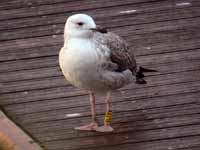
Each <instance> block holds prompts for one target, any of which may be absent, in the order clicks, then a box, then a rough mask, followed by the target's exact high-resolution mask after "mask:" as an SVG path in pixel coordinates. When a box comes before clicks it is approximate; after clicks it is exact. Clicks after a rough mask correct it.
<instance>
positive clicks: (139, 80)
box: [135, 78, 147, 84]
mask: <svg viewBox="0 0 200 150" xmlns="http://www.w3.org/2000/svg"><path fill="white" fill-rule="evenodd" d="M135 83H136V84H147V82H146V81H145V80H144V79H143V78H137V79H136V81H135Z"/></svg>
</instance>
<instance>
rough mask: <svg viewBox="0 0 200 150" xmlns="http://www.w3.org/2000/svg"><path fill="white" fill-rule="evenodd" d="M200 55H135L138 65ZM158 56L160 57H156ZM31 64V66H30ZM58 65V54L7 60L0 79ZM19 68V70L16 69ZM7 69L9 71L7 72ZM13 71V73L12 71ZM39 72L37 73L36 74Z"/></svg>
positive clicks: (22, 77)
mask: <svg viewBox="0 0 200 150" xmlns="http://www.w3.org/2000/svg"><path fill="white" fill-rule="evenodd" d="M199 57H200V50H198V49H197V50H188V51H182V52H181V51H178V52H172V53H162V54H157V55H148V56H140V57H137V62H138V65H142V66H143V65H155V64H157V65H159V64H164V63H172V62H178V61H185V63H186V64H187V63H188V62H189V61H192V60H198V59H199ZM157 58H160V59H157ZM30 66H31V67H30ZM56 66H58V56H56V57H54V56H53V57H44V58H43V57H42V58H37V59H28V60H19V61H14V63H13V62H12V61H11V62H10V61H9V62H2V63H1V64H0V81H1V82H2V83H3V82H8V81H17V80H25V79H34V78H38V77H45V76H46V75H47V76H49V75H50V76H55V74H56V75H60V74H61V72H60V71H59V70H58V67H57V70H56ZM49 67H53V70H54V71H56V72H54V73H53V74H48V73H47V72H46V71H44V70H52V69H49ZM150 68H151V67H150ZM17 70H19V71H17ZM8 71H9V72H8ZM13 71H15V73H13ZM38 73H39V74H38Z"/></svg>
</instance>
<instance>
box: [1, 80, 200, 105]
mask: <svg viewBox="0 0 200 150" xmlns="http://www.w3.org/2000/svg"><path fill="white" fill-rule="evenodd" d="M199 84H200V83H199V82H187V83H178V84H171V85H162V86H158V87H159V89H158V87H151V88H143V90H141V89H140V88H138V89H135V88H134V89H125V90H124V92H123V95H122V96H123V97H127V98H149V97H153V96H159V95H163V94H164V95H168V94H169V95H170V94H178V93H187V92H196V91H199ZM171 89H174V90H173V91H171ZM132 92H134V93H135V94H134V95H133V94H132ZM78 95H87V92H84V91H82V90H79V89H77V88H74V87H71V86H67V87H55V88H50V89H41V90H33V91H24V92H17V93H11V94H1V105H5V104H16V103H23V102H30V101H38V100H48V99H55V98H64V97H71V96H78Z"/></svg>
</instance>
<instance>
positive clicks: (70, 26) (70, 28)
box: [64, 14, 96, 39]
mask: <svg viewBox="0 0 200 150" xmlns="http://www.w3.org/2000/svg"><path fill="white" fill-rule="evenodd" d="M93 28H96V24H95V22H94V20H93V19H92V17H90V16H88V15H86V14H75V15H72V16H70V17H69V18H68V19H67V21H66V24H65V30H64V37H65V39H66V38H71V37H75V38H89V37H90V36H91V35H92V30H91V29H93Z"/></svg>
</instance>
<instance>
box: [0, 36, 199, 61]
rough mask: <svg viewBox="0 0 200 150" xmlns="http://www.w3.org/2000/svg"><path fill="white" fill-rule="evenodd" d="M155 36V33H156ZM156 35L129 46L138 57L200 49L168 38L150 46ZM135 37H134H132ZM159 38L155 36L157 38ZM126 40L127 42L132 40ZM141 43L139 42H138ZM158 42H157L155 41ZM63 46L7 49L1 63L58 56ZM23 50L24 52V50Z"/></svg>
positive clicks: (191, 42)
mask: <svg viewBox="0 0 200 150" xmlns="http://www.w3.org/2000/svg"><path fill="white" fill-rule="evenodd" d="M154 34H155V33H154ZM154 34H152V35H150V34H148V36H145V35H144V38H143V39H141V41H143V43H142V44H141V41H140V42H139V44H138V43H136V42H134V40H132V41H131V40H129V44H130V46H131V47H134V50H135V54H136V55H137V56H139V55H148V54H157V53H162V52H173V51H182V50H187V49H197V48H200V44H199V43H200V40H199V38H197V39H193V38H192V39H188V40H181V39H177V38H176V40H175V39H173V38H172V39H173V40H174V41H173V42H171V41H168V40H167V39H168V37H166V38H164V37H163V39H162V40H163V42H161V43H151V44H149V41H148V40H147V39H148V38H150V36H151V38H152V39H153V38H154ZM132 37H133V35H132ZM156 37H158V36H155V38H156ZM130 38H131V37H129V38H126V39H127V40H128V39H130ZM156 39H157V38H156ZM138 41H139V40H138ZM155 42H156V40H155ZM61 47H62V46H61V44H58V45H55V46H47V47H33V48H30V49H29V48H28V49H24V48H21V49H18V48H15V49H6V50H2V51H1V52H0V53H1V55H0V61H1V62H3V61H7V60H19V59H25V58H37V57H44V56H57V55H58V52H59V49H60V48H61ZM22 49H23V50H22Z"/></svg>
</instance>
